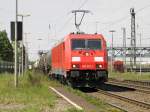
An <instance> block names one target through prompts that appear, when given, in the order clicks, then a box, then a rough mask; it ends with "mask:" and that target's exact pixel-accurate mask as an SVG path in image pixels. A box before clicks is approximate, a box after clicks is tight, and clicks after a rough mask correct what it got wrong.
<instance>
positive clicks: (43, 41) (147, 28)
mask: <svg viewBox="0 0 150 112" xmlns="http://www.w3.org/2000/svg"><path fill="white" fill-rule="evenodd" d="M15 2H16V0H0V30H6V31H7V33H8V37H9V38H10V21H14V20H15ZM130 8H134V9H135V12H136V33H137V36H136V38H137V46H139V40H140V37H139V33H141V34H142V36H141V38H142V46H150V21H149V18H150V0H18V14H24V15H26V14H30V16H29V17H24V26H23V30H24V44H25V46H26V47H27V50H28V53H29V59H30V60H37V59H38V58H39V56H38V51H39V50H50V49H51V48H52V47H53V46H54V45H55V44H56V43H57V42H58V41H61V40H62V39H63V38H64V36H66V35H68V34H69V33H70V32H76V28H75V25H74V15H73V14H72V13H71V11H72V10H76V9H85V10H90V11H91V13H89V14H86V15H85V17H84V20H83V23H82V25H81V27H80V29H81V30H82V31H84V32H85V33H92V34H93V33H95V32H96V31H97V32H98V33H100V34H103V35H104V37H105V38H106V40H107V45H108V46H109V45H110V44H111V33H110V32H109V31H110V30H115V31H116V32H115V33H114V46H122V43H123V41H122V40H123V39H122V38H123V36H122V35H123V33H122V27H125V28H126V32H127V46H129V45H130V39H129V38H130V35H131V34H130V21H131V20H130V19H131V16H130ZM78 18H80V15H78ZM18 20H20V21H21V18H20V17H18ZM96 23H97V25H96ZM96 26H97V28H96ZM96 29H97V30H96Z"/></svg>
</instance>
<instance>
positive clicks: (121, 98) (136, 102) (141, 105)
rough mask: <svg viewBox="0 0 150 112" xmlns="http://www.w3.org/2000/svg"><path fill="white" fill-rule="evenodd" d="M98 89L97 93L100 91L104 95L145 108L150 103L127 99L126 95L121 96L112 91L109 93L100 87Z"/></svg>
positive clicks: (148, 106)
mask: <svg viewBox="0 0 150 112" xmlns="http://www.w3.org/2000/svg"><path fill="white" fill-rule="evenodd" d="M98 90H99V91H98V93H102V94H104V95H107V96H111V97H114V98H117V99H120V100H122V101H125V102H128V103H131V104H134V105H137V106H140V107H143V108H146V109H150V104H148V103H145V102H140V101H137V100H133V99H129V98H127V97H123V96H120V95H116V94H113V93H110V92H107V91H104V90H101V89H98Z"/></svg>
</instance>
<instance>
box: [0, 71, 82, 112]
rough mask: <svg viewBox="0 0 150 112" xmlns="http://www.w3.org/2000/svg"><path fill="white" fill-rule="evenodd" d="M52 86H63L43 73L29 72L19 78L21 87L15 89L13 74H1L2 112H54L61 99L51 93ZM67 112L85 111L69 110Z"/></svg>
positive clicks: (0, 99)
mask: <svg viewBox="0 0 150 112" xmlns="http://www.w3.org/2000/svg"><path fill="white" fill-rule="evenodd" d="M50 85H51V86H55V87H56V86H62V85H61V84H59V83H58V82H57V81H49V79H48V77H46V76H44V75H43V74H41V73H37V72H30V71H28V72H26V73H25V75H24V76H20V77H19V86H18V87H17V88H15V87H14V76H13V75H12V74H8V73H4V74H0V112H52V111H53V109H54V108H57V107H55V105H56V103H57V101H59V100H58V99H59V98H60V97H58V96H57V95H56V94H55V93H54V92H52V91H51V92H50V90H49V89H48V86H50ZM3 106H4V108H2V107H3ZM6 106H7V107H6ZM15 106H18V107H17V108H16V107H15ZM65 112H83V111H79V110H76V109H75V108H69V109H68V110H66V111H65Z"/></svg>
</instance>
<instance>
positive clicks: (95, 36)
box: [64, 33, 104, 40]
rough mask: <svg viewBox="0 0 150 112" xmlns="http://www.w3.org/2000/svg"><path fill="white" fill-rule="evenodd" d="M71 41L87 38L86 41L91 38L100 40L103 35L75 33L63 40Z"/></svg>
mask: <svg viewBox="0 0 150 112" xmlns="http://www.w3.org/2000/svg"><path fill="white" fill-rule="evenodd" d="M68 38H70V39H72V38H79V39H80V38H85V39H86V38H87V39H92V38H101V39H104V37H103V35H102V34H82V33H81V34H76V33H70V34H69V35H67V36H66V37H65V38H64V40H66V39H68Z"/></svg>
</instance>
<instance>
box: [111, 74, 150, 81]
mask: <svg viewBox="0 0 150 112" xmlns="http://www.w3.org/2000/svg"><path fill="white" fill-rule="evenodd" d="M109 78H115V79H121V80H139V81H140V80H143V81H150V73H142V74H140V73H139V72H137V73H134V72H125V73H118V72H113V73H112V74H111V73H109Z"/></svg>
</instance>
